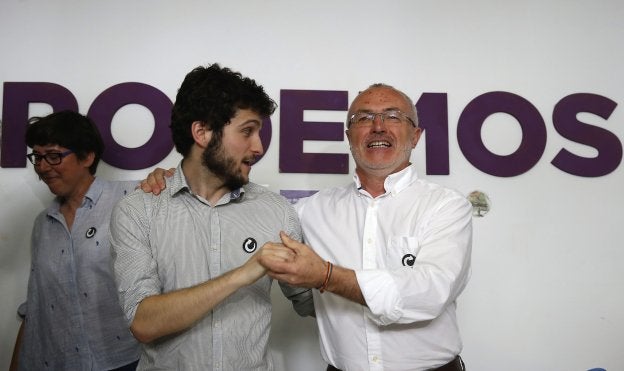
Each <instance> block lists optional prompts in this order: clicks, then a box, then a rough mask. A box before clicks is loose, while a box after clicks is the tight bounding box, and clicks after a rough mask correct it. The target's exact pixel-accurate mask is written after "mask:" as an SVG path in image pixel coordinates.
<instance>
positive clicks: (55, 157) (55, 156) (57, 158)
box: [26, 149, 74, 165]
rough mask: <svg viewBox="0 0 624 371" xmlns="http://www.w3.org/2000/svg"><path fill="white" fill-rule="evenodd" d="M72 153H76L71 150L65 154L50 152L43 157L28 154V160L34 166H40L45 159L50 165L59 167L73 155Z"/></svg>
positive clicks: (37, 154) (36, 154)
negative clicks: (65, 159)
mask: <svg viewBox="0 0 624 371" xmlns="http://www.w3.org/2000/svg"><path fill="white" fill-rule="evenodd" d="M72 153H74V151H72V150H71V149H69V150H67V151H65V152H48V153H46V154H43V155H40V154H39V153H35V152H33V153H29V154H27V155H26V157H28V160H29V161H30V163H31V164H33V165H39V164H40V163H41V160H42V159H44V160H45V161H46V162H47V163H48V164H50V165H58V164H60V163H61V161H63V159H64V158H65V157H67V156H69V155H71V154H72Z"/></svg>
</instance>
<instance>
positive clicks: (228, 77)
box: [170, 63, 277, 157]
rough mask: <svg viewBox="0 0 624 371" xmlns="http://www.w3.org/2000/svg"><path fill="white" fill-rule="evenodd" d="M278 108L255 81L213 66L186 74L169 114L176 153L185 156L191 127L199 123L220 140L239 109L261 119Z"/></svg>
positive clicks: (217, 65)
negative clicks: (254, 113)
mask: <svg viewBox="0 0 624 371" xmlns="http://www.w3.org/2000/svg"><path fill="white" fill-rule="evenodd" d="M276 107H277V104H276V103H275V101H273V100H272V99H271V98H270V97H269V96H268V95H267V94H266V93H265V91H264V88H263V87H262V86H260V85H258V84H256V82H255V80H252V79H250V78H248V77H244V76H242V75H241V73H240V72H234V71H232V70H230V69H229V68H227V67H221V66H219V64H217V63H215V64H212V65H209V66H207V67H202V66H200V67H196V68H195V69H193V70H192V71H191V72H189V73H188V74H187V75H186V77H185V78H184V81H183V82H182V85H181V86H180V89H179V90H178V94H177V96H176V101H175V104H174V105H173V110H172V112H171V126H170V127H171V134H172V136H173V143H174V144H175V147H176V150H177V151H178V152H179V153H180V154H181V155H182V156H184V157H186V156H187V155H188V154H189V151H190V149H191V147H192V146H193V143H195V142H194V140H193V136H192V135H191V125H192V123H193V122H195V121H200V122H202V123H204V125H206V126H208V127H209V128H210V130H212V131H213V132H214V135H216V136H217V137H219V138H220V137H221V136H222V135H223V127H224V126H225V125H226V124H228V123H229V122H230V119H231V118H232V117H234V115H235V114H236V111H237V110H239V109H251V110H252V111H254V112H256V113H257V114H259V115H260V116H262V117H268V116H270V115H271V114H272V113H273V112H274V111H275V108H276Z"/></svg>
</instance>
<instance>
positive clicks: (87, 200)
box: [48, 177, 104, 215]
mask: <svg viewBox="0 0 624 371" xmlns="http://www.w3.org/2000/svg"><path fill="white" fill-rule="evenodd" d="M103 192H104V181H103V180H101V179H100V178H98V177H95V179H94V180H93V183H91V185H90V186H89V189H88V190H87V193H86V194H85V196H84V198H83V199H82V204H81V205H80V207H85V206H88V205H97V203H98V201H99V200H100V197H101V196H102V193H103ZM60 209H61V200H60V198H58V197H54V201H53V202H52V204H50V206H49V207H48V215H53V214H57V213H59V210H60Z"/></svg>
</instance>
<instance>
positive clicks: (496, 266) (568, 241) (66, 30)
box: [0, 0, 624, 371]
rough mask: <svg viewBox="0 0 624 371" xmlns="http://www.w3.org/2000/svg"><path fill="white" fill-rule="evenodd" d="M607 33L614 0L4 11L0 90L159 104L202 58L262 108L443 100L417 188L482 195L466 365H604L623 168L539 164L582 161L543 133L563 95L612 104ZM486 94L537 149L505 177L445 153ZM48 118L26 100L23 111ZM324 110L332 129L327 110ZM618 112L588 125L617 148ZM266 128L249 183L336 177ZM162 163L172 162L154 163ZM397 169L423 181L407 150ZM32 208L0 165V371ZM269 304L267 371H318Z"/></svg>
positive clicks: (492, 139)
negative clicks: (129, 96) (304, 95)
mask: <svg viewBox="0 0 624 371" xmlns="http://www.w3.org/2000/svg"><path fill="white" fill-rule="evenodd" d="M622 40H624V3H622V2H621V1H617V0H611V1H606V0H605V1H578V0H572V1H568V0H552V1H543V0H540V1H535V0H527V1H523V2H511V1H509V2H503V1H494V0H480V1H469V2H460V1H426V0H424V1H387V2H378V1H376V2H373V1H328V0H320V1H314V2H291V1H286V0H284V1H276V0H269V1H235V2H234V1H233V2H220V1H178V2H172V1H162V0H149V1H148V0H135V1H121V0H111V1H70V0H47V1H36V0H3V1H2V2H1V3H0V81H2V82H6V81H37V82H39V81H41V82H54V83H57V84H60V85H63V86H65V87H66V88H68V89H69V90H71V91H72V93H73V94H74V95H75V96H76V97H77V99H78V103H79V105H80V110H81V111H82V112H86V111H87V109H88V107H89V105H90V104H91V102H92V101H93V99H94V98H95V97H96V96H97V95H98V94H99V93H100V92H102V91H103V90H104V89H106V88H108V87H110V86H112V85H114V84H117V83H121V82H127V81H137V82H143V83H146V84H149V85H152V86H154V87H156V88H158V89H160V90H161V91H163V92H164V93H165V94H167V95H168V96H169V98H170V99H172V100H173V99H174V98H175V92H176V91H177V88H178V87H179V85H180V82H181V81H182V78H183V77H184V75H185V74H186V73H187V72H188V71H190V69H191V68H193V67H195V66H197V65H202V64H207V63H210V62H220V63H221V64H223V65H226V66H229V67H232V68H233V69H236V70H239V71H241V72H242V73H243V74H245V75H248V76H251V77H253V78H255V79H257V80H258V81H259V82H260V83H262V84H263V85H264V86H265V88H266V89H267V90H268V92H269V94H270V95H271V96H272V97H274V98H275V99H276V100H279V93H280V90H281V89H306V90H314V89H318V90H347V91H349V100H351V99H352V98H353V96H354V94H355V93H356V92H357V91H358V90H359V89H362V88H364V87H366V86H368V85H369V84H370V83H373V82H379V81H383V82H387V83H390V84H392V85H395V86H397V87H398V88H401V89H403V90H405V91H406V92H407V93H408V94H410V95H411V96H413V97H414V98H416V99H417V98H418V97H419V96H420V95H421V94H422V93H423V92H446V93H448V101H449V137H450V165H451V174H450V175H448V176H430V178H431V179H432V180H434V181H437V182H439V183H443V184H446V185H448V186H451V187H454V188H456V189H458V190H460V191H461V192H463V193H465V194H468V193H469V192H471V191H473V190H475V189H479V190H482V191H485V192H486V193H487V194H488V195H489V196H490V198H491V200H492V204H493V208H492V211H491V212H490V213H489V214H488V215H487V216H486V217H484V218H479V219H475V220H474V232H475V235H474V252H473V277H472V280H471V282H470V284H469V286H468V288H467V289H466V291H465V292H464V294H463V295H462V296H461V297H460V300H459V309H458V310H459V317H460V321H461V322H460V326H461V330H462V332H463V338H464V343H465V349H464V352H463V356H464V358H465V360H466V362H467V363H468V365H469V369H471V370H482V371H488V370H492V371H494V370H502V369H504V370H508V371H526V370H549V371H551V370H588V369H592V368H599V367H600V368H604V369H607V370H609V371H615V370H621V369H624V353H623V352H622V344H624V335H623V334H624V311H622V309H621V308H622V307H623V306H624V297H623V294H622V293H623V292H624V279H623V278H624V277H623V273H622V271H621V269H619V267H620V265H621V263H622V262H624V249H622V246H624V244H623V242H624V238H623V237H622V230H621V228H622V224H623V221H624V218H623V217H622V213H621V209H622V206H624V192H622V185H623V184H624V170H623V169H622V166H620V167H618V168H617V169H616V170H615V171H614V172H612V173H611V174H609V175H607V176H603V177H599V178H584V177H577V176H572V175H569V174H566V173H564V172H562V171H560V170H558V169H557V168H555V167H554V166H553V165H551V164H550V161H551V160H552V159H553V157H554V156H555V155H556V154H557V152H558V151H559V150H560V149H561V148H563V147H565V148H567V149H568V150H570V151H572V152H575V153H577V154H579V155H584V156H587V157H590V156H592V155H594V153H593V152H592V149H591V148H588V147H586V146H582V145H579V144H576V143H574V142H571V141H569V140H566V139H564V138H562V137H561V136H560V135H559V134H558V133H557V132H556V131H555V130H554V128H553V125H552V118H551V115H552V109H553V107H554V105H555V104H556V103H557V102H558V101H559V100H560V99H561V98H562V97H564V96H566V95H569V94H572V93H577V92H588V93H594V94H600V95H603V96H605V97H608V98H610V99H612V100H614V101H615V102H617V103H618V104H620V103H621V102H624V92H623V91H622V86H624V70H623V69H622V62H623V56H624V54H623V53H624V52H623V51H622V48H621V45H622ZM496 90H502V91H509V92H513V93H515V94H518V95H521V96H522V97H524V98H525V99H528V100H529V101H531V102H532V103H533V104H534V105H535V106H536V107H537V109H538V110H539V111H540V113H541V115H542V117H544V120H545V122H546V127H547V134H548V136H547V138H548V139H547V146H546V150H545V152H544V154H543V156H542V158H541V160H540V161H539V163H538V164H537V165H536V166H535V167H533V168H532V169H531V170H530V171H528V172H527V173H525V174H522V175H520V176H516V177H511V178H499V177H494V176H491V175H487V174H485V173H483V172H481V171H479V170H478V169H476V168H475V167H473V166H472V165H471V164H470V163H469V162H468V161H467V160H466V159H465V157H464V156H463V154H462V152H461V151H460V149H459V146H458V144H457V139H456V130H455V128H456V125H457V121H458V118H459V115H460V114H461V112H462V110H463V108H464V107H465V106H466V105H467V104H468V103H469V102H470V101H471V100H472V99H473V98H475V97H476V96H478V95H480V94H483V93H486V92H489V91H496ZM1 94H2V91H0V95H1ZM278 103H279V101H278ZM47 109H48V108H47V107H46V106H45V105H33V106H32V109H31V114H33V115H34V114H43V113H46V110H47ZM326 116H327V117H328V118H327V120H328V121H341V120H342V119H343V118H344V112H339V113H335V112H334V113H330V114H327V115H326ZM128 117H130V116H128ZM139 117H141V116H140V115H139ZM622 118H623V115H622V110H621V109H620V108H619V107H618V108H616V110H615V111H614V112H613V114H612V115H611V117H610V118H609V119H608V120H606V121H605V120H602V119H600V118H595V117H590V118H589V119H588V120H590V121H591V122H592V123H593V124H594V125H596V126H602V127H604V128H607V129H608V130H609V131H611V132H613V133H614V134H615V135H617V137H618V138H619V139H620V140H624V125H623V120H622ZM116 120H117V121H116V122H118V123H119V125H118V127H117V129H116V130H117V133H118V135H119V138H120V139H119V140H120V141H121V140H122V139H121V138H122V137H123V136H124V133H127V132H132V133H136V132H139V133H144V136H143V137H142V139H141V136H140V135H139V136H138V137H139V138H137V139H135V141H138V142H136V143H132V140H130V143H124V145H126V146H133V145H134V146H138V145H141V144H142V142H141V140H143V141H145V140H147V138H149V135H150V134H149V133H150V130H151V126H150V125H151V122H150V119H149V117H148V116H142V117H141V120H138V122H133V123H132V124H133V125H138V126H135V128H134V129H130V128H124V125H126V124H128V123H126V122H123V121H124V116H123V115H120V117H116ZM273 122H274V125H273V141H272V144H271V147H270V148H269V151H268V153H267V154H266V156H265V158H264V159H263V160H262V161H261V162H260V163H258V165H257V166H256V167H255V168H254V170H253V172H252V179H253V180H254V181H255V182H257V183H261V184H268V185H269V187H270V188H271V189H273V190H275V191H279V190H280V189H316V188H320V187H324V186H328V185H334V184H342V183H345V182H347V181H349V180H350V175H318V174H279V173H278V146H279V143H278V142H279V141H278V138H279V125H278V123H279V112H277V113H276V115H274V116H273ZM137 127H138V128H139V129H136V128H137ZM133 135H135V134H133ZM482 135H483V138H484V140H485V141H486V143H487V144H488V146H489V148H491V149H492V151H498V152H501V153H502V154H504V153H511V152H513V151H514V150H515V148H516V146H517V145H518V143H519V141H520V139H519V138H520V130H519V129H518V125H517V124H516V123H515V122H514V121H513V120H510V119H505V118H497V119H495V120H494V122H493V123H492V122H490V121H488V123H487V124H486V125H485V126H484V128H483V132H482ZM128 136H129V135H125V137H126V138H125V139H124V140H128V138H127V137H128ZM306 150H308V151H311V152H314V151H318V152H342V153H346V152H347V145H346V143H342V144H341V143H333V144H332V143H325V144H324V143H313V144H310V146H309V147H306ZM178 159H179V157H178V156H177V155H176V154H174V153H172V154H171V155H170V156H169V157H168V158H166V159H165V160H163V161H162V162H161V164H160V166H164V167H170V166H173V165H175V163H176V162H177V161H178ZM413 161H414V162H415V163H416V164H417V165H418V166H419V169H420V172H421V173H422V174H424V173H425V167H424V148H423V146H422V145H421V146H420V147H419V148H418V149H417V151H415V153H414V157H413ZM351 169H352V167H351ZM145 173H146V171H145V170H140V171H124V170H120V169H116V168H113V167H111V166H109V165H107V164H102V166H101V167H100V169H99V171H98V174H99V176H101V177H104V178H110V179H119V178H124V179H135V178H141V177H142V176H143V175H144V174H145ZM49 200H50V195H49V192H48V190H47V188H46V187H45V186H43V185H42V184H41V183H39V182H38V181H37V179H36V177H35V176H34V174H33V171H32V169H31V168H30V165H29V167H28V168H18V169H15V168H0V202H1V205H2V207H1V208H0V293H1V294H2V300H1V301H0V334H2V336H1V337H0V368H6V367H7V366H8V364H9V361H10V357H11V352H12V349H13V343H14V336H15V333H16V331H17V328H18V323H19V322H18V319H17V318H16V315H15V311H16V308H17V306H18V304H19V303H21V302H22V301H23V300H24V298H25V294H26V283H27V278H28V267H29V234H30V228H31V226H32V220H33V218H34V216H35V215H36V214H37V213H38V212H39V211H40V210H41V209H42V208H43V207H44V205H46V204H47V203H48V202H49ZM274 297H275V300H276V308H275V316H274V320H275V323H274V328H273V330H274V334H273V343H272V344H273V348H274V354H275V358H276V360H277V361H278V363H279V364H280V365H281V367H283V369H285V370H305V369H309V370H319V369H322V367H324V364H323V362H322V360H321V359H320V355H319V351H318V343H317V338H316V336H317V333H316V329H315V325H314V322H313V321H311V320H310V319H299V318H297V317H296V316H295V315H294V314H293V312H292V311H291V310H290V309H289V308H288V304H287V302H286V301H285V300H283V299H281V298H280V297H279V295H274Z"/></svg>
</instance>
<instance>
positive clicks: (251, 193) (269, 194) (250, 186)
mask: <svg viewBox="0 0 624 371" xmlns="http://www.w3.org/2000/svg"><path fill="white" fill-rule="evenodd" d="M243 189H244V190H245V198H247V199H249V200H250V201H253V200H257V201H264V202H270V203H272V204H274V205H275V206H278V207H286V208H291V207H292V205H291V204H290V202H288V200H287V199H286V197H284V196H282V195H280V194H277V193H275V192H273V191H271V190H269V189H268V188H266V187H264V186H261V185H259V184H256V183H252V182H249V183H247V184H245V185H244V186H243Z"/></svg>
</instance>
